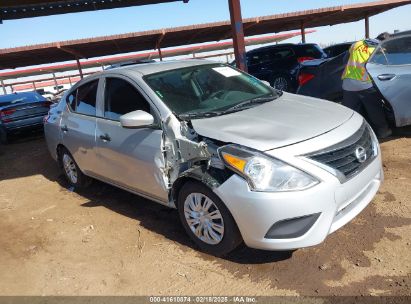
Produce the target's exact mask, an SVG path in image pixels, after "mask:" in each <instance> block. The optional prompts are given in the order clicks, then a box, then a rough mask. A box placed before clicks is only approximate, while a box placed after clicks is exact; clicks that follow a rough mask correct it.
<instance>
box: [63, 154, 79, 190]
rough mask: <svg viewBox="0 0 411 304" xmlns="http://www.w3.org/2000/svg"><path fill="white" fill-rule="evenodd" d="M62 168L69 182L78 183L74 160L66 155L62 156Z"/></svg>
mask: <svg viewBox="0 0 411 304" xmlns="http://www.w3.org/2000/svg"><path fill="white" fill-rule="evenodd" d="M63 167H64V171H65V172H66V175H67V177H68V178H69V179H70V182H71V183H73V184H76V183H77V181H78V177H77V167H76V164H75V162H74V160H73V159H72V158H71V157H70V156H69V155H68V154H66V153H65V154H64V155H63Z"/></svg>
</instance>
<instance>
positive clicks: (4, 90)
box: [0, 79, 7, 95]
mask: <svg viewBox="0 0 411 304" xmlns="http://www.w3.org/2000/svg"><path fill="white" fill-rule="evenodd" d="M0 81H1V87H2V88H3V93H4V95H6V94H7V91H6V86H5V85H4V82H3V79H1V80H0Z"/></svg>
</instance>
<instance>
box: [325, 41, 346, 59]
mask: <svg viewBox="0 0 411 304" xmlns="http://www.w3.org/2000/svg"><path fill="white" fill-rule="evenodd" d="M353 43H354V42H352V41H351V42H343V43H337V44H333V45H330V46H328V47H326V48H324V49H323V50H324V52H325V53H326V54H327V56H328V58H333V57H336V56H338V55H341V54H342V53H344V52H347V51H348V50H349V49H350V47H351V45H352V44H353Z"/></svg>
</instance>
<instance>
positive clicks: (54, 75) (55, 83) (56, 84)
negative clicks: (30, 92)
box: [52, 73, 58, 91]
mask: <svg viewBox="0 0 411 304" xmlns="http://www.w3.org/2000/svg"><path fill="white" fill-rule="evenodd" d="M52 74H53V79H54V85H55V86H56V88H55V90H56V91H58V83H57V79H56V74H54V73H52Z"/></svg>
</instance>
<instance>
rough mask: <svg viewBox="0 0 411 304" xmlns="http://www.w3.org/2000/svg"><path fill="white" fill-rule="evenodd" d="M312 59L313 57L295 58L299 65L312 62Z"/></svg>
mask: <svg viewBox="0 0 411 304" xmlns="http://www.w3.org/2000/svg"><path fill="white" fill-rule="evenodd" d="M314 59H315V58H314V57H309V56H305V57H298V58H297V61H298V62H299V63H303V62H304V61H308V60H314Z"/></svg>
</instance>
